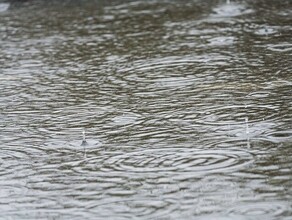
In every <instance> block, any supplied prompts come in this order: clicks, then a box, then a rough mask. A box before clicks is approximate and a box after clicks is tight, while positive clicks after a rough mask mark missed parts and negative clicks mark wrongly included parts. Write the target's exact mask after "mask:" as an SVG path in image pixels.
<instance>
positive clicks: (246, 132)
mask: <svg viewBox="0 0 292 220" xmlns="http://www.w3.org/2000/svg"><path fill="white" fill-rule="evenodd" d="M245 134H246V141H247V147H248V148H250V141H249V127H248V117H246V118H245Z"/></svg>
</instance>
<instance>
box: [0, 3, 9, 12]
mask: <svg viewBox="0 0 292 220" xmlns="http://www.w3.org/2000/svg"><path fill="white" fill-rule="evenodd" d="M9 6H10V4H9V3H0V12H4V11H7V10H8V8H9Z"/></svg>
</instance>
